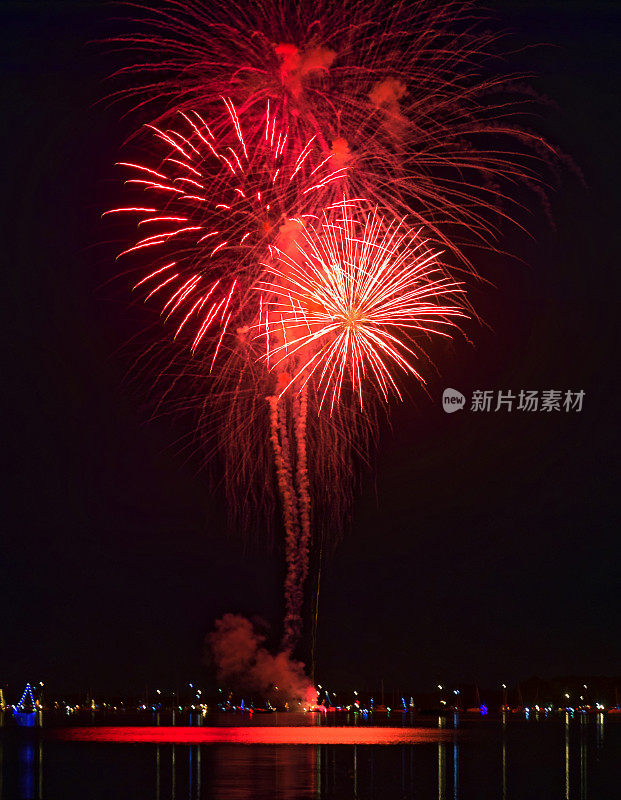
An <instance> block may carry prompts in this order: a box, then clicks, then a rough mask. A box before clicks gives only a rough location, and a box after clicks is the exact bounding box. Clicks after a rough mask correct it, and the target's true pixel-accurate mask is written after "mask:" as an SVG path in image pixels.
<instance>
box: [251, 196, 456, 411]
mask: <svg viewBox="0 0 621 800" xmlns="http://www.w3.org/2000/svg"><path fill="white" fill-rule="evenodd" d="M299 225H300V228H301V237H300V239H298V240H297V241H296V245H295V250H294V251H293V252H291V251H290V252H289V253H283V252H282V251H280V250H278V249H276V260H277V262H278V264H279V266H278V267H276V268H272V270H271V271H272V273H273V274H274V276H275V281H273V282H271V283H267V282H262V283H261V284H260V285H259V288H260V289H261V290H262V291H263V292H265V293H268V292H271V293H272V294H273V295H274V296H275V298H276V299H274V300H273V301H271V302H269V303H268V304H267V306H266V314H265V323H264V327H265V332H266V338H267V339H269V338H270V325H271V327H272V329H273V330H274V332H275V336H276V337H277V341H278V342H279V343H278V344H276V346H275V347H274V348H273V349H272V351H271V352H270V353H267V354H266V356H265V358H266V360H267V362H268V363H269V364H270V365H271V368H272V369H274V370H280V371H284V369H285V368H287V373H290V378H289V379H288V380H287V382H286V383H285V385H284V386H283V387H282V388H281V391H280V395H281V396H282V395H283V394H284V393H285V392H286V391H287V390H288V389H289V388H290V387H300V388H301V387H305V386H306V384H308V383H309V381H313V382H314V383H315V385H316V387H317V390H318V391H319V393H320V395H321V400H320V404H319V409H320V410H321V407H322V406H323V404H324V401H325V399H326V396H329V405H330V410H331V411H332V410H333V409H334V405H335V402H336V401H337V400H338V399H339V397H340V395H341V392H342V389H343V383H344V381H345V380H346V378H349V383H350V385H351V387H352V389H353V391H354V393H355V394H356V395H357V396H358V398H359V402H360V406H361V407H362V406H363V387H366V386H373V387H375V389H376V391H377V393H378V394H379V395H380V396H381V397H382V398H383V399H384V400H388V395H389V393H391V392H392V393H394V394H396V395H397V396H398V397H399V398H401V394H400V392H399V389H398V386H397V383H396V382H395V379H394V377H393V374H392V372H393V371H394V370H395V369H397V370H401V371H404V372H408V373H410V374H412V375H414V376H415V377H416V378H417V379H418V380H419V381H421V382H424V379H423V378H422V376H421V375H420V374H419V372H418V371H417V370H416V369H415V367H414V366H413V363H412V362H413V361H414V360H415V359H416V357H417V354H416V352H415V351H414V350H413V349H412V346H411V345H408V342H411V343H414V342H415V340H416V339H417V337H418V338H419V339H420V337H421V336H425V337H429V336H430V335H431V334H437V335H441V336H449V335H450V333H449V330H448V329H449V328H450V326H452V325H454V320H455V318H456V317H463V316H465V314H464V311H463V303H462V304H461V305H459V304H458V303H457V297H458V295H459V294H460V292H462V289H461V287H460V285H459V284H457V283H455V282H454V281H453V280H451V279H450V278H448V277H446V273H445V272H444V271H443V269H442V265H441V262H440V260H439V258H440V253H438V252H437V251H435V250H433V249H431V248H430V247H429V246H428V243H427V241H426V240H425V239H424V238H423V236H422V234H421V232H420V231H413V230H410V229H409V228H407V227H406V226H404V224H403V221H401V222H386V220H385V219H384V218H383V217H382V216H380V215H379V214H378V213H377V210H374V211H372V212H365V211H363V210H362V208H361V207H360V206H356V205H353V206H352V204H351V203H348V202H345V201H343V202H342V203H341V204H339V205H337V206H335V207H332V208H330V209H329V210H327V211H324V212H323V214H322V216H321V222H320V223H319V224H318V225H313V224H308V225H304V224H303V223H302V221H301V220H300V221H299ZM272 337H274V334H272Z"/></svg>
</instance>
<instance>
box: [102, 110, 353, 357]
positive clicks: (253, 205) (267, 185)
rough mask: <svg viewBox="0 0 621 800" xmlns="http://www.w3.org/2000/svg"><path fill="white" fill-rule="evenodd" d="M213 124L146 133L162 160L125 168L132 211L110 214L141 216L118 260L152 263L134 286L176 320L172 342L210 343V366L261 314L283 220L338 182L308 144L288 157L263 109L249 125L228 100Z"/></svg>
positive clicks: (286, 230)
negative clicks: (265, 277) (265, 261)
mask: <svg viewBox="0 0 621 800" xmlns="http://www.w3.org/2000/svg"><path fill="white" fill-rule="evenodd" d="M221 102H222V104H223V106H224V107H225V109H226V118H225V120H224V121H221V122H220V123H218V125H217V126H214V127H212V126H210V125H209V124H207V122H205V120H204V118H203V117H202V116H201V114H199V113H198V112H197V111H189V112H188V113H186V112H183V111H182V112H180V113H179V122H180V124H179V125H177V126H175V128H171V127H169V128H159V127H157V126H154V125H149V126H147V127H148V128H149V129H150V130H151V132H152V134H153V137H154V139H155V140H156V141H157V143H158V145H159V147H160V149H161V148H162V146H163V149H164V151H165V155H164V156H162V155H160V154H158V156H159V157H158V160H157V161H155V162H154V163H149V164H148V165H147V164H142V163H129V162H121V163H120V166H122V167H124V168H127V169H129V170H131V172H132V177H130V178H129V179H128V180H127V181H126V184H127V185H128V186H130V187H132V188H133V189H134V190H138V194H137V195H136V200H137V202H136V204H135V205H129V206H125V207H123V208H116V209H112V210H110V211H108V212H106V213H107V214H122V215H131V216H137V217H138V222H137V226H138V229H139V231H140V232H141V234H142V235H141V237H140V238H138V239H137V241H136V242H135V243H134V244H133V245H132V246H131V247H129V248H127V249H126V250H124V251H123V252H122V253H121V254H120V255H119V258H121V257H130V256H133V257H139V258H140V260H141V261H143V260H144V259H145V258H146V259H147V260H148V263H149V269H147V270H145V271H146V275H144V274H143V276H142V277H141V278H140V279H139V280H138V281H137V282H136V284H135V285H134V290H141V291H143V292H144V294H145V299H146V300H150V301H153V302H156V303H158V304H159V307H160V311H161V314H162V316H163V317H164V318H165V319H166V320H171V321H174V325H175V330H174V338H177V337H179V336H180V335H181V334H182V333H185V334H188V333H189V335H190V347H191V350H192V352H195V351H196V349H197V348H198V346H199V345H200V344H201V342H203V341H204V340H205V339H207V340H211V341H212V342H213V340H214V338H215V345H214V348H213V355H212V364H213V361H215V359H216V357H217V354H218V351H219V349H220V346H221V343H222V339H223V337H224V336H225V334H226V332H227V330H229V329H232V330H233V331H236V332H237V333H238V334H239V332H240V331H241V332H242V334H243V332H244V331H246V330H248V326H249V325H251V324H253V322H254V321H255V318H256V316H257V315H258V314H259V313H260V308H261V298H260V297H259V296H258V295H256V293H254V292H252V291H251V290H252V288H253V287H254V286H255V284H256V281H257V279H258V278H259V277H260V274H261V273H260V269H261V266H260V262H261V259H262V257H263V256H264V253H265V252H266V251H267V250H268V248H269V247H271V243H277V242H279V243H280V244H281V246H283V247H284V246H286V242H287V241H288V240H289V239H290V237H291V230H290V222H289V218H290V216H291V215H298V214H301V215H302V216H304V214H305V212H308V211H309V210H310V209H311V208H313V209H314V208H315V204H316V203H317V196H318V195H322V199H323V200H325V199H327V198H329V197H330V196H331V194H330V192H331V190H332V188H333V187H335V186H337V185H338V184H339V182H340V181H341V180H342V179H343V178H344V174H345V172H346V168H344V167H340V168H339V167H337V168H333V165H332V163H331V162H332V161H333V158H332V156H331V155H327V156H322V157H320V158H318V153H317V147H316V144H315V139H314V138H313V137H311V138H310V139H309V140H308V141H307V142H306V143H305V144H304V146H303V147H302V149H301V150H300V151H295V152H294V153H293V152H292V151H291V148H290V147H289V146H288V139H289V134H288V130H287V128H286V127H285V126H283V125H282V124H281V122H280V121H279V118H278V117H277V116H276V115H274V113H271V112H270V106H269V103H268V104H267V106H266V108H265V110H264V114H263V116H262V118H261V119H260V121H259V124H258V125H253V126H248V127H247V126H245V125H244V121H243V120H242V119H240V117H239V115H238V113H237V111H236V109H235V107H234V106H233V103H232V102H231V101H230V100H228V99H223V100H222V101H221Z"/></svg>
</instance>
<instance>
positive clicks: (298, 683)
mask: <svg viewBox="0 0 621 800" xmlns="http://www.w3.org/2000/svg"><path fill="white" fill-rule="evenodd" d="M264 642H265V637H264V636H263V635H262V634H260V633H259V632H258V631H257V630H256V629H255V627H254V626H253V624H252V622H250V620H247V619H246V618H245V617H242V616H241V615H240V614H225V615H224V616H223V617H222V619H219V620H216V624H215V630H214V631H213V632H212V633H210V634H209V635H208V636H207V644H208V646H209V649H210V651H211V655H212V657H213V660H214V662H215V665H216V668H217V677H218V680H219V681H221V682H222V683H225V684H226V685H227V686H229V687H231V688H234V689H236V690H237V691H243V692H251V693H256V694H257V695H259V696H260V698H261V699H264V700H269V701H270V702H271V703H273V704H274V705H275V706H284V705H285V704H288V706H289V707H290V708H292V709H293V710H295V709H297V708H298V707H302V706H305V707H307V706H308V705H314V704H315V703H316V702H317V692H316V690H315V688H314V687H313V685H312V683H311V682H310V681H309V679H308V677H307V676H306V675H305V673H304V664H302V662H301V661H294V660H293V659H292V658H291V656H290V654H289V653H288V652H286V651H283V652H280V653H278V654H277V655H272V654H271V653H270V652H269V651H268V650H267V649H266V648H265V647H264Z"/></svg>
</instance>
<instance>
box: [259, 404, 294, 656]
mask: <svg viewBox="0 0 621 800" xmlns="http://www.w3.org/2000/svg"><path fill="white" fill-rule="evenodd" d="M267 401H268V403H269V407H270V440H271V442H272V448H273V450H274V463H275V465H276V476H277V481H278V489H279V492H280V497H281V501H282V514H283V522H284V526H285V558H286V563H287V576H286V578H285V620H284V635H283V648H284V649H285V650H287V651H291V650H292V649H293V647H294V646H295V643H296V642H297V640H298V638H299V636H300V631H301V627H302V616H301V608H302V590H301V586H300V584H299V579H298V573H299V569H298V565H299V557H298V542H299V526H298V523H297V517H298V514H297V507H296V505H297V504H296V497H295V490H294V486H293V479H292V476H291V468H290V464H291V461H290V453H289V441H288V437H287V436H286V411H285V409H284V406H283V404H282V403H281V402H280V399H279V397H278V395H270V396H269V397H268V398H267Z"/></svg>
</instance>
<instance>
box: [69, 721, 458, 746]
mask: <svg viewBox="0 0 621 800" xmlns="http://www.w3.org/2000/svg"><path fill="white" fill-rule="evenodd" d="M54 736H55V737H56V738H59V739H66V740H69V741H75V742H126V743H140V742H143V743H166V742H170V743H172V744H307V745H319V744H346V745H353V744H356V745H357V744H377V745H387V744H421V743H424V742H437V741H439V740H449V739H451V737H452V734H451V733H450V732H449V731H439V730H437V729H434V728H388V727H368V728H367V727H355V728H354V727H342V728H340V727H333V726H323V725H312V726H297V727H293V726H288V727H280V726H278V727H276V726H273V727H261V728H259V727H254V726H250V725H249V726H246V727H212V728H203V727H195V728H194V727H192V728H190V727H179V728H177V727H153V726H138V725H131V726H127V727H113V726H101V727H88V728H87V727H84V728H67V729H63V730H58V731H56V732H55V734H54Z"/></svg>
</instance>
